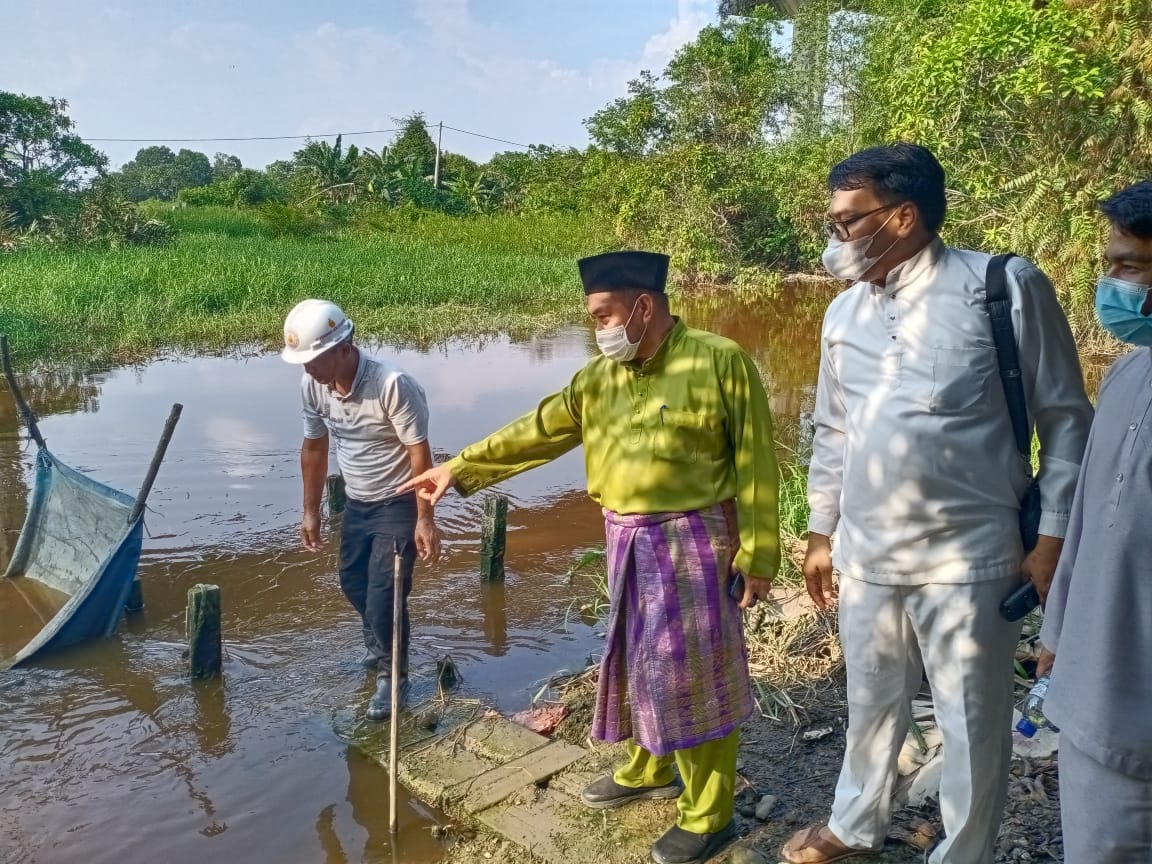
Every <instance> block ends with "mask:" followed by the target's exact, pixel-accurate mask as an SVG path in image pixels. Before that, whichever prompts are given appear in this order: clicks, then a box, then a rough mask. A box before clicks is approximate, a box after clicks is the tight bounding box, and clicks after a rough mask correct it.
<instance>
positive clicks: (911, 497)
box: [783, 143, 1092, 864]
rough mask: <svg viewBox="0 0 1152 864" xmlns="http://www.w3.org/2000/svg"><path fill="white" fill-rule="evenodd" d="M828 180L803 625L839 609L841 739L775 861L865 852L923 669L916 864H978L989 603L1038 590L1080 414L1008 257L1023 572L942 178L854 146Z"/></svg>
mask: <svg viewBox="0 0 1152 864" xmlns="http://www.w3.org/2000/svg"><path fill="white" fill-rule="evenodd" d="M828 185H829V188H830V190H831V192H832V197H831V204H830V207H829V222H828V235H829V236H828V247H827V249H826V250H825V252H824V256H823V260H824V266H825V268H826V269H827V270H828V272H829V273H831V274H832V275H833V276H835V277H838V278H841V279H844V280H846V281H851V282H852V283H853V284H852V286H851V287H850V288H849V289H848V290H847V291H845V292H844V293H843V294H841V295H840V296H839V297H837V298H836V300H834V301H833V302H832V304H831V306H829V308H828V312H827V314H826V315H825V318H824V326H823V332H822V336H821V360H820V377H819V383H818V385H817V392H816V408H815V412H814V421H815V426H816V429H815V438H814V441H813V445H812V450H813V453H812V463H811V468H810V472H809V477H808V498H809V504H810V505H811V517H810V520H809V523H808V528H809V540H808V551H807V556H806V558H805V562H804V578H805V581H806V583H807V586H808V593H809V594H810V595H811V597H812V599H813V601H814V602H815V603H816V604H817V606H819V607H820V608H827V607H828V606H829V605H830V604H831V603H833V602H834V600H835V599H836V598H837V597H838V600H839V619H840V638H841V641H842V643H843V647H844V656H845V658H846V663H847V669H848V731H847V742H846V752H845V756H844V763H843V767H842V769H841V773H840V779H839V781H838V783H837V786H836V794H835V799H834V801H833V804H832V814H831V818H830V819H829V820H828V822H827V823H826V824H823V825H820V826H816V827H812V828H808V829H805V830H803V831H801V832H799V833H798V834H796V835H795V836H794V837H793V838H792V839H791V840H790V841H789V842H788V843H787V844H786V845H785V847H784V850H783V856H784V858H785V860H787V861H789V862H793V864H818V862H819V864H823V862H829V861H838V860H841V859H842V858H847V857H850V856H852V855H859V854H861V853H869V852H878V851H879V850H880V849H881V848H882V846H883V844H884V839H885V837H886V836H887V833H888V827H889V818H890V813H891V804H890V798H891V795H892V789H893V785H894V783H895V780H896V760H897V754H898V753H899V751H900V748H901V745H902V744H903V742H904V739H905V736H906V734H907V732H908V728H909V723H910V720H911V715H910V711H909V705H910V701H911V699H912V697H913V696H914V695H915V694H916V692H917V690H918V688H919V686H920V682H921V677H922V674H923V671H927V674H928V680H929V683H930V684H931V686H932V694H933V698H934V702H935V711H936V719H937V723H938V725H939V727H940V730H941V733H942V735H943V739H944V751H943V752H944V756H943V759H944V762H943V773H942V778H941V782H940V809H941V814H942V817H943V822H944V831H945V835H946V836H945V838H944V839H943V840H942V842H940V843H939V844H938V845H937V846H936V848H935V849H934V850H933V852H932V854H931V856H930V858H929V861H930V862H931V864H989V862H991V861H992V860H993V847H994V843H995V839H996V833H997V828H998V826H999V823H1000V816H1001V812H1002V810H1003V806H1004V800H1005V796H1006V792H1007V779H1008V760H1009V758H1010V756H1011V739H1010V737H1009V735H1010V728H1011V716H1012V672H1013V662H1012V661H1013V654H1014V649H1015V645H1016V641H1017V639H1018V637H1019V632H1020V626H1019V624H1016V625H1013V624H1011V623H1009V622H1008V621H1006V620H1005V619H1004V618H1003V617H1001V615H1000V612H999V606H1000V602H1001V601H1002V600H1003V598H1004V597H1005V596H1006V595H1007V594H1009V593H1011V592H1012V590H1013V589H1015V588H1016V587H1018V586H1019V584H1020V580H1021V578H1022V577H1023V578H1025V579H1031V580H1032V581H1033V582H1034V583H1035V584H1036V586H1037V588H1038V590H1039V591H1040V593H1041V596H1043V595H1044V594H1046V593H1047V589H1048V586H1049V584H1050V583H1051V581H1052V575H1053V572H1054V570H1055V567H1056V560H1057V558H1058V557H1059V553H1060V547H1061V544H1062V539H1061V538H1062V537H1063V536H1064V531H1065V527H1066V524H1067V522H1068V515H1069V512H1070V510H1071V504H1072V496H1073V492H1074V490H1075V485H1076V477H1077V473H1078V471H1079V466H1080V460H1081V457H1082V454H1083V452H1084V445H1085V442H1086V440H1087V436H1088V428H1089V426H1090V424H1091V421H1092V407H1091V405H1090V403H1089V401H1088V398H1087V396H1086V394H1085V392H1084V384H1083V378H1082V376H1081V372H1080V364H1079V361H1078V359H1077V356H1076V345H1075V343H1074V341H1073V339H1072V334H1071V332H1070V330H1069V327H1068V322H1067V320H1066V319H1065V317H1064V313H1063V311H1062V310H1061V308H1060V304H1059V302H1058V301H1057V299H1056V293H1055V291H1054V290H1053V288H1052V285H1051V283H1050V282H1049V281H1048V279H1047V277H1046V276H1045V275H1044V274H1043V273H1042V272H1041V271H1040V270H1039V269H1037V268H1036V267H1035V266H1034V265H1032V264H1031V263H1029V262H1028V261H1025V260H1024V259H1021V258H1013V259H1010V261H1009V262H1008V265H1007V274H1006V276H1007V278H1006V281H1007V288H1008V295H1009V298H1010V299H1011V302H1012V324H1013V330H1014V333H1015V337H1016V341H1017V344H1018V346H1019V355H1020V368H1021V372H1022V379H1023V385H1024V392H1025V396H1026V401H1027V408H1028V415H1029V417H1028V419H1029V425H1030V427H1032V428H1034V429H1035V431H1036V432H1037V434H1038V436H1039V438H1040V444H1041V449H1040V471H1039V475H1038V480H1039V485H1040V495H1041V499H1042V511H1043V513H1042V516H1041V521H1040V535H1041V536H1040V538H1039V541H1038V543H1037V545H1036V547H1035V549H1034V550H1033V551H1032V552H1030V553H1029V554H1027V555H1024V552H1023V545H1022V541H1021V536H1020V527H1019V521H1018V517H1019V507H1020V505H1019V502H1020V499H1021V496H1022V494H1023V493H1024V491H1025V490H1026V489H1027V487H1028V484H1029V480H1030V477H1029V467H1028V465H1027V462H1026V460H1025V459H1024V458H1022V457H1021V455H1020V454H1019V452H1018V451H1017V448H1016V445H1015V441H1014V438H1013V432H1012V426H1011V420H1010V415H1009V413H1008V406H1007V402H1006V398H1005V395H1004V389H1003V385H1002V384H1001V382H1000V380H999V375H998V373H997V353H996V348H995V344H994V342H993V340H992V331H991V326H990V322H989V319H988V315H987V314H986V312H985V306H984V297H985V273H986V270H987V267H988V262H989V258H990V256H989V255H987V254H984V253H980V252H971V251H967V250H960V249H954V248H951V247H949V246H946V245H944V243H943V242H942V241H941V240H940V237H939V236H938V232H939V230H940V226H941V225H942V223H943V221H944V212H945V206H946V205H945V185H944V170H943V168H941V166H940V163H939V162H937V161H936V158H935V157H934V156H933V155H932V154H931V153H930V152H929V151H928V150H926V149H924V148H923V147H920V146H917V145H913V144H903V143H902V144H896V145H894V146H890V147H873V148H870V149H868V150H863V151H861V152H859V153H857V154H855V155H853V156H851V157H849V158H848V159H846V160H844V161H843V162H841V163H840V164H838V165H836V166H835V167H834V168H833V169H832V171H831V173H830V175H829V178H828ZM833 534H835V544H834V545H835V555H834V557H835V565H836V568H837V570H838V573H839V577H840V582H839V587H838V589H837V587H836V586H834V584H833V580H832V567H833V541H832V536H833Z"/></svg>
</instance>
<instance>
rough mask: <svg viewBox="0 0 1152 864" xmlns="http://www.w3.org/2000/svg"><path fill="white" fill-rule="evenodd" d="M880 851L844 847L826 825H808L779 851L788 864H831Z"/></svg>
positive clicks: (877, 853)
mask: <svg viewBox="0 0 1152 864" xmlns="http://www.w3.org/2000/svg"><path fill="white" fill-rule="evenodd" d="M880 851H881V850H880V849H854V848H852V847H851V846H845V845H844V844H843V843H841V842H840V841H839V840H838V839H837V838H836V836H835V835H834V834H833V833H832V832H831V831H829V830H828V825H827V824H824V825H810V826H808V827H807V828H805V829H803V830H802V831H797V832H796V833H795V834H793V835H792V838H791V839H790V840H789V841H788V842H787V843H785V844H784V848H783V849H781V850H780V855H781V857H782V858H783V859H784V860H785V861H787V862H788V864H832V862H833V861H844V860H846V859H848V858H855V857H857V856H863V855H879V854H880Z"/></svg>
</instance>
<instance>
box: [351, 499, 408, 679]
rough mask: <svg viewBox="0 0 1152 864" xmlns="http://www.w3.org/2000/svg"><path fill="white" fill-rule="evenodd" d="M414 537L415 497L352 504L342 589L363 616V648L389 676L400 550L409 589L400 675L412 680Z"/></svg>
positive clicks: (402, 639) (401, 635)
mask: <svg viewBox="0 0 1152 864" xmlns="http://www.w3.org/2000/svg"><path fill="white" fill-rule="evenodd" d="M415 534H416V495H415V494H412V495H401V496H399V497H397V498H388V499H385V500H384V501H372V502H365V501H356V500H354V499H352V498H349V499H348V503H347V506H346V507H345V509H344V525H343V532H342V536H341V538H340V587H341V588H342V589H344V595H345V596H346V597H347V598H348V601H349V602H350V603H351V604H352V606H353V608H355V609H356V611H357V612H359V613H360V622H361V625H362V626H363V630H364V645H365V646H366V647H367V648H368V650H369V651H371V652H372V653H374V654H376V656H377V657H379V658H380V661H381V662H380V670H381V671H382V672H385V673H388V672H389V671H390V670H391V668H392V666H391V664H392V603H393V598H394V597H395V593H394V592H395V589H396V578H395V577H396V574H395V572H394V571H395V560H396V550H397V547H399V550H400V572H401V577H402V580H403V583H402V584H403V586H404V614H403V619H402V620H403V626H402V627H401V629H400V651H401V657H400V670H401V674H402V675H407V674H408V637H409V628H408V595H409V594H410V593H411V591H412V566H413V565H414V564H415V563H416V540H415Z"/></svg>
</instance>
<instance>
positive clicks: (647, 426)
mask: <svg viewBox="0 0 1152 864" xmlns="http://www.w3.org/2000/svg"><path fill="white" fill-rule="evenodd" d="M580 444H583V445H584V465H585V470H586V472H587V475H588V494H589V495H590V496H591V497H592V498H593V500H595V501H596V502H597V503H599V504H600V505H601V506H602V507H606V508H608V509H609V510H614V511H616V512H617V513H623V514H634V513H663V512H681V511H688V510H700V509H704V508H706V507H709V506H711V505H713V504H716V503H719V502H721V501H726V500H731V499H733V498H734V499H735V500H736V513H737V519H738V522H739V528H740V550H739V552H738V553H737V555H736V559H735V561H734V562H733V563H734V566H735V567H736V568H737V569H739V570H740V571H742V572H744V573H747V574H748V575H750V576H757V577H761V578H771V577H773V576H775V574H776V570H777V568H778V567H779V564H780V534H779V524H780V523H779V513H778V508H777V505H778V496H779V483H780V475H779V471H778V469H777V466H776V452H775V442H774V438H773V434H772V413H771V409H770V408H769V405H768V396H767V394H766V393H765V392H764V385H763V384H762V383H761V381H760V376H759V374H758V372H757V371H756V367H755V366H754V365H753V363H752V360H751V358H749V357H748V355H747V354H745V353H744V352H743V351H742V350H741V349H740V346H738V345H737V344H736V343H735V342H733V341H731V340H730V339H725V338H724V337H722V336H716V335H714V334H712V333H708V332H705V331H703V330H693V329H690V328H688V327H686V326H685V325H684V324H683V323H681V322H680V321H677V322H676V324H675V326H674V327H673V328H672V330H671V332H670V333H669V334H668V338H667V339H665V340H664V344H663V345H661V347H660V349H659V350H658V351H657V352H656V353H655V354H654V355H653V356H652V357H650V358H649V359H648V360H646V361H644V362H643V363H639V364H638V363H617V362H615V361H612V360H608V359H607V358H604V357H597V358H596V359H594V360H592V361H591V362H589V363H588V365H586V366H585V367H584V368H583V369H581V370H580V371H579V372H577V373H576V375H575V377H573V379H572V382H571V383H570V384H569V385H568V386H567V387H565V388H564V389H563V390H561V391H560V392H559V393H556V394H554V395H552V396H549V397H547V398H546V399H544V401H542V402H541V403H540V404H539V406H537V408H536V410H534V411H530V412H528V413H527V414H525V415H524V416H523V417H521V418H519V419H518V420H514V421H513V422H512V423H510V424H508V425H507V426H505V427H504V428H503V429H501V430H499V431H498V432H495V433H493V434H492V435H489V436H488V437H487V438H485V439H484V440H482V441H479V442H477V443H475V444H472V445H470V446H468V447H466V448H464V450H463V451H462V452H461V453H460V455H459V456H457V457H456V458H455V459H453V460H451V461H450V462H449V463H448V465H449V468H450V469H451V470H452V473H453V475H454V476H455V478H456V485H457V489H458V490H459V491H460V492H461V494H464V495H470V494H472V493H473V492H476V491H478V490H480V489H483V488H485V487H487V486H491V485H492V484H494V483H499V482H500V481H501V480H506V479H507V478H509V477H513V476H515V475H517V474H520V473H522V472H524V471H528V470H529V469H531V468H536V467H538V466H540V465H543V464H544V463H546V462H550V461H551V460H553V459H555V458H557V457H558V456H562V455H563V454H565V453H567V452H568V451H569V450H571V449H573V448H574V447H577V446H578V445H580Z"/></svg>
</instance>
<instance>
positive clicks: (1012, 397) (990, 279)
mask: <svg viewBox="0 0 1152 864" xmlns="http://www.w3.org/2000/svg"><path fill="white" fill-rule="evenodd" d="M1013 257H1015V256H1014V255H1012V254H1011V253H1009V254H1007V255H994V256H992V259H991V260H990V261H989V262H988V272H987V274H986V276H985V279H984V292H985V293H984V308H985V310H986V311H987V313H988V318H989V319H990V320H991V321H992V341H993V343H994V344H995V345H996V363H997V365H998V366H999V368H1000V382H1001V383H1002V384H1003V385H1004V398H1005V399H1006V400H1007V402H1008V415H1009V416H1010V417H1011V418H1012V437H1013V438H1014V439H1015V442H1016V449H1017V450H1019V451H1020V455H1021V456H1023V457H1024V460H1025V461H1026V462H1027V463H1028V465H1029V470H1028V473H1029V475H1031V473H1032V470H1031V465H1032V435H1031V431H1032V430H1031V427H1030V426H1029V424H1028V403H1027V400H1026V399H1025V398H1024V380H1023V378H1022V377H1021V375H1020V352H1019V350H1018V349H1017V347H1016V334H1015V333H1014V332H1013V330H1012V300H1011V298H1010V297H1009V296H1008V278H1007V275H1006V272H1005V271H1006V268H1007V265H1008V260H1009V259H1010V258H1013ZM1039 534H1040V486H1039V484H1038V483H1037V482H1036V478H1035V477H1032V478H1031V480H1030V481H1029V483H1028V490H1027V491H1026V492H1025V493H1024V497H1023V498H1021V499H1020V538H1021V540H1023V541H1024V552H1025V553H1028V552H1031V551H1032V550H1033V549H1034V548H1036V538H1037V536H1038V535H1039ZM1039 602H1040V597H1039V595H1038V594H1037V593H1036V586H1034V585H1033V584H1032V583H1031V582H1026V583H1024V584H1023V585H1021V586H1020V588H1018V589H1017V590H1016V591H1013V592H1012V593H1011V594H1009V595H1008V597H1006V598H1005V600H1004V602H1003V603H1002V604H1001V605H1000V613H1001V614H1002V615H1003V616H1004V617H1005V618H1007V619H1008V620H1009V621H1017V620H1019V619H1020V618H1023V617H1024V616H1025V615H1027V614H1028V613H1029V612H1030V611H1032V610H1033V609H1035V608H1036V606H1037V605H1038V604H1039Z"/></svg>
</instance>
